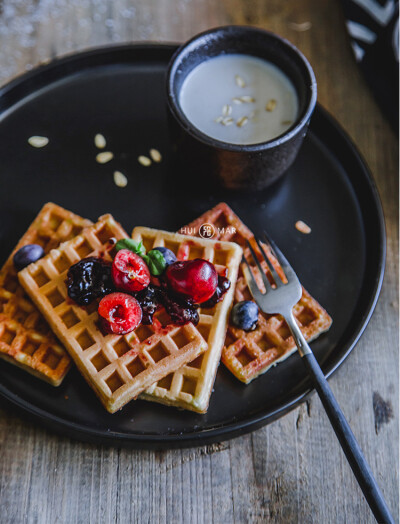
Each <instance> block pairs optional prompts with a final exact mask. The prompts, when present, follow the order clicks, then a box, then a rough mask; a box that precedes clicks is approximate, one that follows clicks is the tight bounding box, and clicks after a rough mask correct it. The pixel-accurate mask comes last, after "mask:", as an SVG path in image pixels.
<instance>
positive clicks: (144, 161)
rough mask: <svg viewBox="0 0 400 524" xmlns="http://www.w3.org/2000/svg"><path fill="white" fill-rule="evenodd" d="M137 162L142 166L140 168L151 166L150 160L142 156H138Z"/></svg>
mask: <svg viewBox="0 0 400 524" xmlns="http://www.w3.org/2000/svg"><path fill="white" fill-rule="evenodd" d="M138 162H139V164H142V166H144V167H148V166H149V165H151V160H150V158H149V157H147V156H144V155H140V156H138Z"/></svg>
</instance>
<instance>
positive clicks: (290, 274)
mask: <svg viewBox="0 0 400 524" xmlns="http://www.w3.org/2000/svg"><path fill="white" fill-rule="evenodd" d="M264 238H265V240H266V242H267V244H269V246H270V248H271V249H272V252H273V254H274V255H275V256H276V258H277V260H278V262H279V264H280V266H281V268H282V269H283V272H284V273H285V276H286V278H287V280H288V282H289V281H290V280H297V281H298V280H299V279H298V278H297V275H296V273H295V272H294V270H293V268H292V266H291V265H290V264H289V262H288V261H287V259H286V257H285V256H284V254H283V253H282V251H281V250H280V249H279V248H278V246H277V245H276V244H275V242H274V241H273V240H272V239H271V238H270V237H269V236H268V235H267V233H266V232H265V231H264Z"/></svg>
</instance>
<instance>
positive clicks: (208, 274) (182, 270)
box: [165, 258, 218, 304]
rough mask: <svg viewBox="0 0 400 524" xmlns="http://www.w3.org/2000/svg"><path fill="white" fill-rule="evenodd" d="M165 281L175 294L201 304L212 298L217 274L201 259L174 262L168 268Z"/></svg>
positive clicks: (215, 287) (213, 268)
mask: <svg viewBox="0 0 400 524" xmlns="http://www.w3.org/2000/svg"><path fill="white" fill-rule="evenodd" d="M165 279H166V281H167V283H168V285H169V286H170V288H171V289H173V290H174V291H175V292H176V293H181V294H182V295H185V296H187V297H189V298H191V299H192V300H193V301H194V302H195V303H196V304H201V303H202V302H205V301H206V300H208V299H209V298H211V297H212V296H213V294H214V293H215V290H216V289H217V285H218V273H217V271H216V269H215V267H214V266H213V264H211V263H210V262H207V260H203V259H202V258H195V259H194V260H186V261H179V262H174V263H173V264H171V265H170V266H168V268H167V270H166V272H165Z"/></svg>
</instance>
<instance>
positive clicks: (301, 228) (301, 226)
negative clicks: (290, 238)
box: [295, 220, 311, 235]
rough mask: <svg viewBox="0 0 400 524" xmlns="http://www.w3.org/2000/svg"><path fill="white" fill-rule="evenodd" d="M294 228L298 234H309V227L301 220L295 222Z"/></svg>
mask: <svg viewBox="0 0 400 524" xmlns="http://www.w3.org/2000/svg"><path fill="white" fill-rule="evenodd" d="M295 228H296V229H297V231H300V233H303V234H304V235H308V234H309V233H311V227H310V226H308V225H307V224H306V223H305V222H303V221H302V220H298V221H297V222H296V224H295Z"/></svg>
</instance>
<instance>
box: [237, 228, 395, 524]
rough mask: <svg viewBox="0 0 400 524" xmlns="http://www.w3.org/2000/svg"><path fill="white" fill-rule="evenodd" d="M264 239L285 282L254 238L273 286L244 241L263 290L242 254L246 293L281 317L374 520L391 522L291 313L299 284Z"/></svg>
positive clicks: (287, 264) (269, 311) (263, 307)
mask: <svg viewBox="0 0 400 524" xmlns="http://www.w3.org/2000/svg"><path fill="white" fill-rule="evenodd" d="M264 236H265V241H266V243H267V244H268V245H269V247H270V249H271V251H272V253H273V254H274V255H275V257H276V258H277V260H278V262H279V264H280V266H281V268H282V270H283V272H284V274H285V277H286V280H287V282H283V281H282V280H281V278H280V277H279V275H278V273H277V271H276V270H275V268H274V266H273V265H272V263H271V261H270V259H269V257H268V254H267V253H266V252H265V250H264V249H263V247H262V245H261V243H260V242H259V240H258V239H256V242H257V245H258V248H259V249H260V252H261V254H262V256H263V258H264V260H265V262H266V263H267V265H268V268H269V270H270V273H271V275H272V278H273V280H274V284H275V286H276V287H272V286H271V284H270V281H269V280H268V278H267V276H266V275H265V273H264V271H263V268H262V266H261V264H260V262H259V260H258V257H257V255H256V253H255V251H254V249H253V247H252V246H251V244H250V242H249V241H247V243H248V246H249V249H250V252H251V255H252V257H253V259H254V262H255V264H256V266H257V268H258V270H259V273H260V275H261V278H262V281H263V284H264V287H265V290H266V291H265V293H264V292H263V291H261V290H260V289H259V287H258V284H257V281H256V279H255V277H254V275H253V272H252V270H251V268H250V265H249V263H248V262H247V260H246V259H245V257H243V261H244V262H245V264H246V265H245V266H244V268H243V269H244V275H245V278H246V282H247V285H248V286H249V289H250V292H251V294H252V295H253V298H254V300H255V301H256V303H257V305H258V307H259V308H260V309H261V310H262V311H263V312H264V313H267V314H275V313H277V314H280V315H282V317H283V318H284V319H285V321H286V323H287V325H288V327H289V329H290V331H291V333H292V335H293V338H294V341H295V342H296V345H297V349H298V350H299V353H300V355H301V357H302V361H303V362H304V364H305V366H306V368H307V371H308V373H309V375H310V377H311V379H312V381H313V384H314V387H315V389H316V390H317V392H318V395H319V397H320V399H321V401H322V404H323V406H324V408H325V411H326V413H327V415H328V417H329V420H330V422H331V424H332V426H333V429H334V430H335V433H336V436H337V438H338V440H339V442H340V445H341V446H342V449H343V451H344V453H345V455H346V458H347V460H348V462H349V464H350V466H351V468H352V470H353V473H354V475H355V477H356V478H357V481H358V484H359V485H360V488H361V490H362V492H363V493H364V496H365V498H366V500H367V502H368V504H369V506H370V508H371V510H372V512H373V514H374V516H375V518H376V520H377V522H379V523H381V522H384V523H390V524H391V523H394V520H393V517H392V516H391V514H390V511H389V508H388V506H387V504H386V502H385V499H384V498H383V495H382V492H381V491H380V489H379V486H378V484H377V482H376V480H375V479H374V476H373V474H372V471H371V469H370V467H369V465H368V463H367V461H366V460H365V457H364V455H363V453H362V451H361V448H360V446H359V444H358V442H357V440H356V438H355V436H354V434H353V432H352V430H351V428H350V426H349V424H348V422H347V420H346V418H345V416H344V414H343V412H342V410H341V408H340V406H339V404H338V402H337V400H336V399H335V397H334V395H333V393H332V390H331V388H330V387H329V385H328V382H327V380H326V378H325V376H324V374H323V372H322V370H321V368H320V366H319V364H318V362H317V360H316V358H315V356H314V354H313V352H312V350H311V348H310V346H309V345H308V344H307V341H306V339H305V338H304V336H303V334H302V332H301V330H300V328H299V326H298V325H297V322H296V320H295V318H294V316H293V306H295V304H297V302H298V301H299V300H300V298H301V295H302V287H301V284H300V282H299V279H298V278H297V275H296V273H295V272H294V271H293V269H292V267H291V266H290V264H289V262H288V261H287V260H286V258H285V257H284V255H283V254H282V252H281V251H280V250H279V249H278V247H277V246H276V244H275V243H274V242H273V241H272V240H271V239H270V238H269V237H268V235H267V234H266V233H264Z"/></svg>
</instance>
